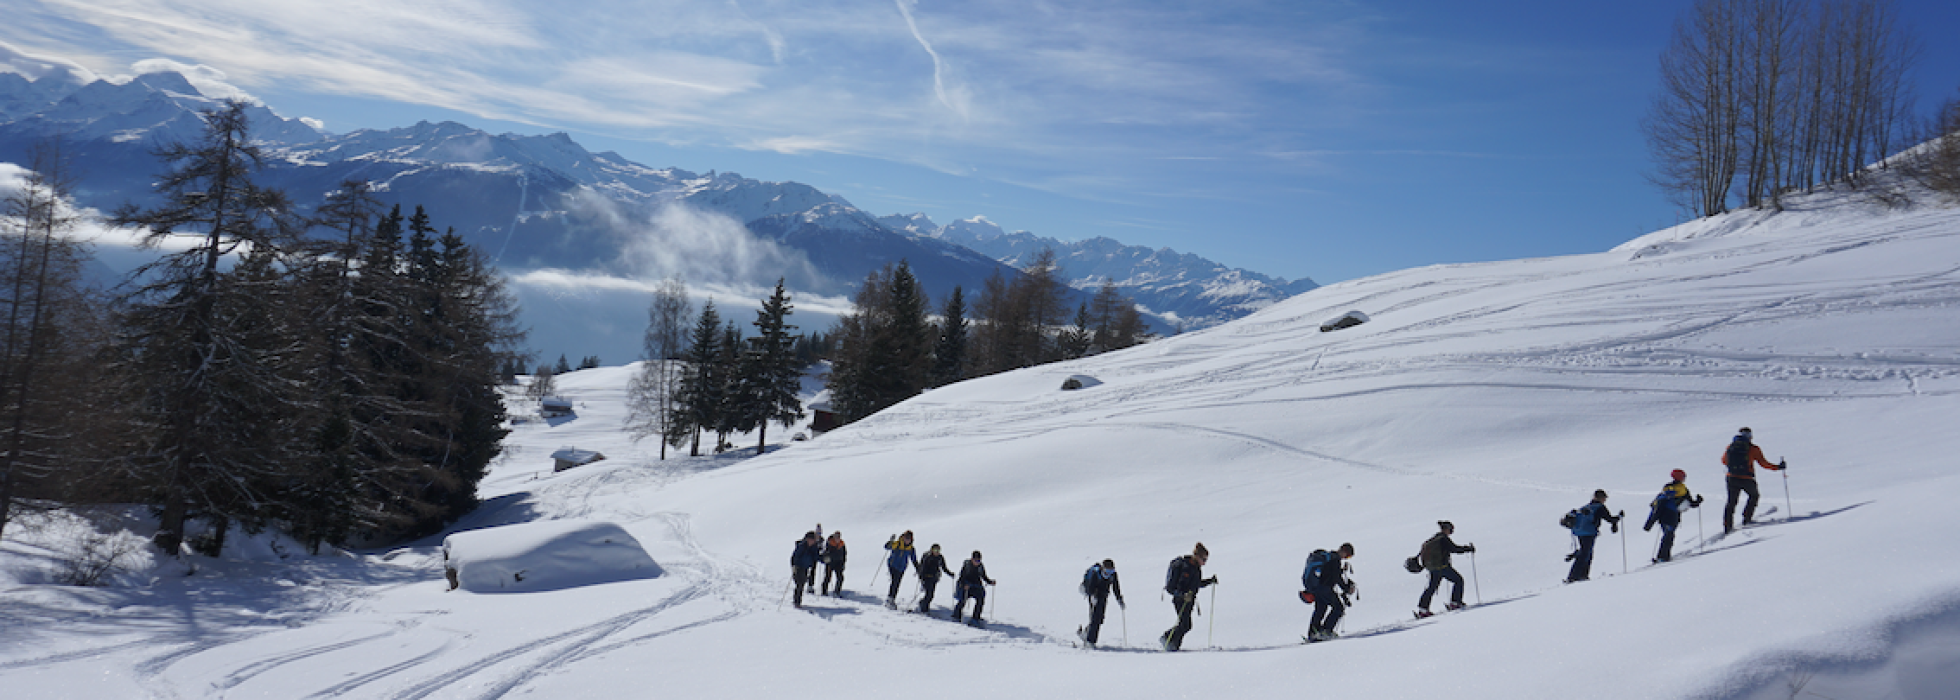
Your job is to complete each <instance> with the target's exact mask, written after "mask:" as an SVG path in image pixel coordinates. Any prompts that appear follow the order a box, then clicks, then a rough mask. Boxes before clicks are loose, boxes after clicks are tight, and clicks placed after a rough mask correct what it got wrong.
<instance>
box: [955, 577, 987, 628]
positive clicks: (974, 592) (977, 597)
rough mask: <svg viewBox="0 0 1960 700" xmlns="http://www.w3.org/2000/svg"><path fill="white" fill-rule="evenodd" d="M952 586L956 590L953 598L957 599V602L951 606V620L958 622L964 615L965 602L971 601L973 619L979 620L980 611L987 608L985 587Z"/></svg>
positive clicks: (969, 585) (975, 585) (972, 584)
mask: <svg viewBox="0 0 1960 700" xmlns="http://www.w3.org/2000/svg"><path fill="white" fill-rule="evenodd" d="M954 585H955V587H956V589H957V590H955V591H953V593H954V596H953V597H954V598H957V599H958V600H959V602H957V603H954V604H953V619H955V620H958V619H960V617H961V616H962V615H964V614H966V601H969V600H971V601H973V619H975V620H979V619H980V611H981V610H982V609H985V608H986V607H987V587H986V586H982V585H979V584H976V583H969V584H966V585H963V586H962V585H958V584H954Z"/></svg>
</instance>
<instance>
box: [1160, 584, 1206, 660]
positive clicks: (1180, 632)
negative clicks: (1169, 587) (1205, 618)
mask: <svg viewBox="0 0 1960 700" xmlns="http://www.w3.org/2000/svg"><path fill="white" fill-rule="evenodd" d="M1171 606H1172V607H1175V608H1177V626H1176V627H1172V628H1170V629H1168V630H1165V631H1164V638H1166V639H1168V640H1170V641H1169V642H1168V643H1166V644H1165V645H1164V646H1165V648H1168V649H1170V650H1171V651H1177V650H1178V649H1181V648H1183V647H1184V633H1185V632H1189V631H1191V613H1194V612H1197V610H1198V592H1197V591H1190V592H1187V593H1179V594H1177V595H1175V596H1172V597H1171Z"/></svg>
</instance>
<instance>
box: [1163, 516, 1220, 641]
mask: <svg viewBox="0 0 1960 700" xmlns="http://www.w3.org/2000/svg"><path fill="white" fill-rule="evenodd" d="M1210 559H1211V551H1210V550H1207V549H1205V543H1203V542H1199V543H1198V546H1196V547H1193V548H1191V553H1190V554H1188V555H1185V556H1182V557H1178V558H1176V559H1172V560H1171V565H1170V570H1168V571H1166V572H1164V592H1165V593H1169V594H1171V607H1173V608H1176V609H1177V626H1176V627H1172V628H1170V629H1167V630H1164V633H1163V634H1161V635H1158V636H1157V641H1158V642H1159V643H1161V644H1163V646H1164V651H1177V650H1178V649H1181V648H1183V647H1184V633H1186V632H1189V631H1191V615H1192V614H1193V613H1196V612H1198V589H1200V588H1204V587H1205V586H1209V585H1212V584H1214V583H1218V577H1217V576H1213V577H1211V578H1205V577H1204V576H1205V571H1204V566H1205V562H1206V561H1209V560H1210Z"/></svg>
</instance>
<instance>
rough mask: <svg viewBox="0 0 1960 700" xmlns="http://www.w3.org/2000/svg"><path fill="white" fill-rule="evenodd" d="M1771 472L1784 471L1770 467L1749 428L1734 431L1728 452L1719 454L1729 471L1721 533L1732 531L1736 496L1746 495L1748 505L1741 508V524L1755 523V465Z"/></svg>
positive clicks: (1772, 465)
mask: <svg viewBox="0 0 1960 700" xmlns="http://www.w3.org/2000/svg"><path fill="white" fill-rule="evenodd" d="M1759 464H1760V465H1762V467H1763V468H1764V469H1768V470H1770V471H1783V469H1784V467H1783V465H1781V464H1770V463H1769V459H1768V458H1765V457H1763V448H1761V447H1758V446H1756V443H1755V434H1754V433H1751V432H1749V429H1748V428H1743V429H1741V430H1738V431H1736V434H1735V439H1733V440H1730V441H1729V449H1728V450H1726V451H1724V452H1722V466H1725V467H1728V468H1729V478H1728V486H1729V503H1728V505H1726V506H1723V507H1722V533H1723V534H1728V533H1730V532H1734V531H1735V501H1736V496H1737V495H1739V494H1744V493H1746V494H1749V502H1748V503H1746V504H1744V505H1743V506H1742V524H1744V525H1753V524H1755V522H1756V499H1757V498H1758V497H1760V496H1761V495H1762V494H1761V492H1759V491H1757V489H1756V465H1759Z"/></svg>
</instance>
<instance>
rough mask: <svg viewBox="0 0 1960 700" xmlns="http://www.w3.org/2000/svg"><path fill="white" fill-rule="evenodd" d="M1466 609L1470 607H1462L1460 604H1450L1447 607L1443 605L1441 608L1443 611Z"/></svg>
mask: <svg viewBox="0 0 1960 700" xmlns="http://www.w3.org/2000/svg"><path fill="white" fill-rule="evenodd" d="M1467 607H1470V606H1468V605H1464V604H1462V603H1450V604H1449V605H1445V606H1443V609H1444V610H1462V609H1464V608H1467Z"/></svg>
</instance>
